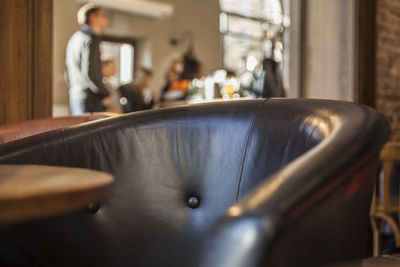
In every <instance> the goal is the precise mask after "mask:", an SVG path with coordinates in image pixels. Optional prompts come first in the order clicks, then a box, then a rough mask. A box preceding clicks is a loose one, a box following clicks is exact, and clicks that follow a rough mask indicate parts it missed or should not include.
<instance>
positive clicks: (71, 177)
mask: <svg viewBox="0 0 400 267" xmlns="http://www.w3.org/2000/svg"><path fill="white" fill-rule="evenodd" d="M112 182H113V177H112V176H111V175H110V174H107V173H104V172H99V171H93V170H87V169H79V168H67V167H51V166H40V165H0V223H3V224H4V223H16V222H21V221H25V220H30V219H36V218H43V217H47V216H51V215H58V214H62V213H66V212H72V211H76V210H79V209H82V208H84V207H86V206H87V205H88V204H91V203H95V202H98V201H100V200H101V199H104V198H105V197H107V195H108V194H109V192H110V189H111V184H112Z"/></svg>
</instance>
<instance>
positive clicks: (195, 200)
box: [187, 197, 200, 209]
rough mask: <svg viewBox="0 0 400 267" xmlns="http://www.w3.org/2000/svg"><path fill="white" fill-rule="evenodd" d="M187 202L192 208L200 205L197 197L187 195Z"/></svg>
mask: <svg viewBox="0 0 400 267" xmlns="http://www.w3.org/2000/svg"><path fill="white" fill-rule="evenodd" d="M187 203H188V205H189V207H190V208H192V209H195V208H197V207H198V206H199V205H200V201H199V199H198V198H197V197H189V198H188V200H187Z"/></svg>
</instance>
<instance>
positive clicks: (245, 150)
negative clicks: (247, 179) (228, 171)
mask: <svg viewBox="0 0 400 267" xmlns="http://www.w3.org/2000/svg"><path fill="white" fill-rule="evenodd" d="M268 100H270V98H267V99H266V100H265V101H263V102H262V103H261V104H260V105H259V106H258V107H257V109H256V110H255V111H254V114H253V117H252V118H251V122H250V124H249V128H248V130H247V138H246V143H245V145H244V151H243V157H242V164H241V166H240V174H239V180H238V185H237V191H236V199H235V203H237V202H238V199H239V192H240V185H241V183H242V175H243V169H244V163H245V161H246V155H247V147H248V145H249V140H250V136H251V133H252V132H253V131H252V130H253V124H254V120H255V118H256V115H257V113H258V112H259V111H260V110H261V108H262V107H263V106H264V104H265V102H267V101H268Z"/></svg>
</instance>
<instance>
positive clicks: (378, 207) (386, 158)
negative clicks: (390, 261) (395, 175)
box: [371, 142, 400, 256]
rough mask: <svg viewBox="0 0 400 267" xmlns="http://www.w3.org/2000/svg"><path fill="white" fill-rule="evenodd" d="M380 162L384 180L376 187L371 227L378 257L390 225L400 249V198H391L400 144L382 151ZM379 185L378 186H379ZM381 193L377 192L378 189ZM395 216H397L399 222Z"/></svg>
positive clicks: (396, 143) (374, 252)
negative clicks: (392, 175) (384, 229)
mask: <svg viewBox="0 0 400 267" xmlns="http://www.w3.org/2000/svg"><path fill="white" fill-rule="evenodd" d="M380 160H381V162H382V168H383V179H380V180H378V183H379V184H380V186H375V190H374V195H373V199H372V205H371V225H372V231H373V255H374V256H378V255H379V252H380V250H381V248H380V247H381V232H382V230H383V228H384V226H385V223H388V224H389V225H390V227H391V228H392V229H393V235H394V238H395V246H396V247H397V248H399V247H400V225H399V222H400V197H399V196H398V195H397V196H391V194H390V178H391V174H392V171H393V166H394V164H395V163H400V142H388V143H387V144H386V145H385V146H384V148H383V149H382V151H381V154H380ZM378 183H377V184H378ZM377 188H378V189H379V191H380V192H378V193H377V192H376V191H377V190H378V189H377ZM393 215H397V216H398V219H397V221H396V220H395V219H394V217H393Z"/></svg>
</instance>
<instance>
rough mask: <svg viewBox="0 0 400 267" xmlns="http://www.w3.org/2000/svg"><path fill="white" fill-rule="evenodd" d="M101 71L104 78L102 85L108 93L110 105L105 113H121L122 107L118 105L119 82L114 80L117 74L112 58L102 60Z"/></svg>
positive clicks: (119, 96)
mask: <svg viewBox="0 0 400 267" xmlns="http://www.w3.org/2000/svg"><path fill="white" fill-rule="evenodd" d="M101 71H102V73H103V76H104V78H103V83H104V84H105V86H106V87H107V89H108V91H109V93H110V104H109V105H108V108H107V111H110V112H114V113H122V107H121V104H120V98H121V95H120V93H119V91H118V87H119V82H118V81H117V79H116V78H115V74H116V73H117V66H116V63H115V60H114V59H112V58H102V59H101Z"/></svg>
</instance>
